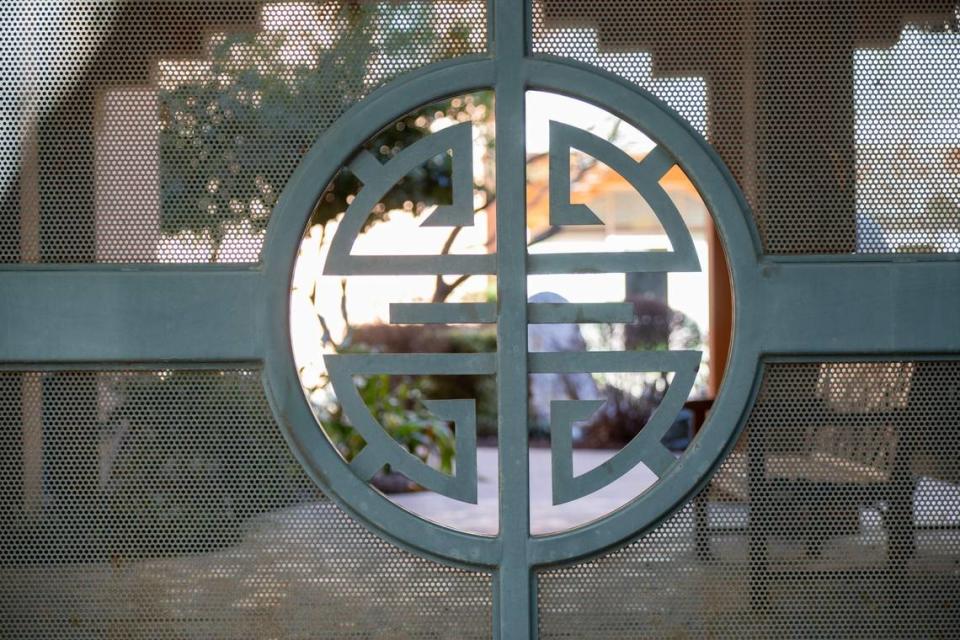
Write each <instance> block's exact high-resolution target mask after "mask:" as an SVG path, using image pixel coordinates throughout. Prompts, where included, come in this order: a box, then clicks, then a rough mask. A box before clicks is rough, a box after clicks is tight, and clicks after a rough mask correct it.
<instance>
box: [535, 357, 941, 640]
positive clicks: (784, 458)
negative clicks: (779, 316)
mask: <svg viewBox="0 0 960 640" xmlns="http://www.w3.org/2000/svg"><path fill="white" fill-rule="evenodd" d="M958 423H960V362H958V361H956V360H952V361H914V362H904V361H898V362H834V363H811V362H803V363H774V364H769V365H767V366H766V367H765V370H764V374H763V381H762V384H761V386H760V389H759V391H758V395H757V398H756V403H755V405H754V407H753V409H752V411H751V413H750V417H749V419H748V422H747V425H746V428H745V431H744V433H743V434H742V436H741V439H740V441H739V443H738V444H737V447H736V448H735V450H734V451H733V453H732V454H731V455H730V456H729V458H728V459H727V460H726V461H725V462H724V463H723V465H722V466H721V467H720V469H719V471H718V472H717V474H716V475H715V476H714V478H713V480H712V481H711V483H710V484H709V485H708V486H707V488H706V489H705V490H704V491H703V492H702V493H701V494H700V495H699V496H698V497H697V498H696V499H695V500H694V501H693V502H691V504H689V505H688V506H687V507H685V508H684V509H683V510H682V511H680V512H678V513H676V514H675V515H673V516H672V517H671V518H669V519H668V520H666V521H665V522H663V523H662V524H661V525H659V526H658V527H657V528H656V529H654V530H652V531H650V532H649V533H648V534H646V535H645V536H643V537H642V538H640V539H639V540H638V541H636V542H635V543H633V544H631V545H630V546H628V547H625V548H623V549H622V550H620V551H617V552H615V553H613V554H611V555H609V556H607V557H604V558H601V559H599V560H596V561H592V562H586V563H582V564H579V565H575V566H572V567H567V568H561V569H552V570H548V571H545V572H543V573H541V574H540V577H539V583H540V631H541V637H542V638H545V639H546V638H584V637H592V638H637V637H645V638H686V637H691V638H700V637H717V638H727V637H731V638H732V637H741V638H742V637H790V638H795V637H804V638H809V637H832V638H836V637H848V638H907V637H911V638H917V637H923V638H946V637H953V636H955V635H956V631H957V629H960V609H958V608H957V606H956V602H957V597H958V596H960V570H958V567H960V488H958V486H957V482H958V480H960V442H958V441H957V438H956V425H957V424H958Z"/></svg>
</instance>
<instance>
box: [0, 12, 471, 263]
mask: <svg viewBox="0 0 960 640" xmlns="http://www.w3.org/2000/svg"><path fill="white" fill-rule="evenodd" d="M0 17H2V20H3V22H4V44H5V45H6V46H4V47H3V49H2V51H0V66H2V70H3V81H4V92H5V93H6V96H7V97H6V98H5V100H4V103H3V106H2V109H3V111H2V113H3V118H2V123H0V127H2V138H0V167H2V170H0V177H2V180H3V182H2V185H0V187H2V192H0V198H2V200H0V262H208V261H220V262H255V261H257V260H258V258H259V254H260V248H261V246H262V243H263V230H264V228H265V227H266V223H267V221H268V219H269V216H270V212H271V210H272V207H273V204H274V203H275V201H276V198H277V197H278V195H279V194H280V192H281V191H282V190H283V187H284V184H285V182H286V180H287V179H288V177H289V176H290V175H291V174H292V172H293V170H294V169H295V168H296V165H297V163H298V162H299V161H300V158H301V157H302V156H303V154H304V153H305V151H306V150H307V149H308V148H309V147H310V145H312V144H313V142H314V141H315V140H316V139H317V137H318V136H319V135H320V134H321V133H323V131H324V130H325V129H326V128H327V127H328V126H330V124H331V123H333V122H334V120H336V119H337V118H338V117H339V116H340V115H341V114H342V113H343V112H344V111H345V110H346V109H348V108H349V107H350V106H352V105H353V104H355V103H356V102H357V101H358V100H359V99H361V98H362V97H364V96H365V95H367V94H369V93H370V92H371V91H372V90H374V89H375V88H377V87H378V86H380V85H382V84H384V83H385V82H387V81H388V80H390V79H392V78H394V77H396V76H397V75H399V74H401V73H403V72H405V71H409V70H412V69H416V68H418V67H421V66H423V65H425V64H428V63H431V62H436V61H438V60H443V59H446V58H451V57H456V56H460V55H464V54H469V53H482V52H483V51H484V50H485V48H486V26H487V19H486V9H485V4H484V2H483V0H458V1H456V2H450V3H436V2H430V1H416V0H414V1H405V2H380V3H377V2H343V3H340V2H325V3H291V2H276V3H261V2H251V1H250V0H213V1H207V0H203V1H200V0H173V1H166V0H163V1H151V2H120V1H101V0H86V1H84V0H70V1H69V2H10V3H4V5H3V7H2V8H0Z"/></svg>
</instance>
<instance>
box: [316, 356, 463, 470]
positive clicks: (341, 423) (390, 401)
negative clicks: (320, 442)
mask: <svg viewBox="0 0 960 640" xmlns="http://www.w3.org/2000/svg"><path fill="white" fill-rule="evenodd" d="M391 378H393V379H391ZM357 388H358V391H359V392H360V397H361V398H362V399H363V402H364V404H365V405H366V406H367V408H369V409H370V413H371V414H372V415H373V417H374V418H375V419H376V420H377V421H378V422H379V423H380V424H381V425H382V426H383V428H384V430H385V431H386V432H387V434H389V435H390V437H391V438H393V439H394V440H395V441H396V442H397V443H399V444H400V445H401V446H402V447H403V448H405V449H406V450H407V451H409V452H410V453H412V454H413V455H415V456H417V457H418V458H420V459H421V460H422V461H423V462H424V463H426V462H427V461H428V459H429V458H430V456H431V455H435V456H436V457H437V460H438V461H439V468H440V470H441V471H443V472H444V473H452V472H453V460H454V455H455V446H454V435H453V432H452V431H451V430H450V427H449V426H448V425H447V424H446V422H444V421H443V420H437V419H435V418H433V417H432V416H431V415H430V412H429V411H427V409H426V408H425V407H424V405H423V399H424V393H423V390H422V389H421V388H420V387H418V386H417V385H416V384H415V381H414V380H413V379H412V378H409V377H407V376H393V377H391V376H387V375H371V376H364V377H362V378H360V382H359V384H358V387H357ZM319 417H320V421H321V422H322V423H323V426H324V429H325V430H326V432H327V434H328V436H329V437H330V439H331V440H333V442H334V444H335V445H336V446H337V448H338V449H339V450H340V452H341V454H343V456H344V457H345V458H346V459H347V460H352V459H353V458H354V457H355V456H356V455H357V454H358V453H360V451H361V450H362V449H363V446H364V444H365V443H364V440H363V438H362V437H361V436H360V434H359V433H357V432H356V430H354V428H353V427H351V426H350V425H349V424H348V423H347V421H346V417H345V416H344V414H343V409H342V407H341V406H340V405H339V404H333V405H331V406H330V407H326V408H321V410H320V416H319Z"/></svg>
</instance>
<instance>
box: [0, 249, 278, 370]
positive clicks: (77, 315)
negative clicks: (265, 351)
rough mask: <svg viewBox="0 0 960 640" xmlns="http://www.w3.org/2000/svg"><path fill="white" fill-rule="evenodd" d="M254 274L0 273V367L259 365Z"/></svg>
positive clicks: (245, 270) (195, 269) (250, 270)
mask: <svg viewBox="0 0 960 640" xmlns="http://www.w3.org/2000/svg"><path fill="white" fill-rule="evenodd" d="M260 280H261V278H260V272H259V270H258V269H256V268H255V267H250V266H247V267H235V268H233V269H225V268H219V267H218V268H208V267H207V265H194V266H182V267H176V268H163V269H158V268H153V267H144V268H139V267H130V266H86V267H81V268H78V267H69V268H64V269H54V268H49V267H46V268H42V269H32V268H19V269H4V270H0V362H7V363H15V362H24V363H37V364H42V363H56V362H61V363H63V362H77V363H83V362H109V363H116V364H118V365H119V364H122V363H124V362H147V361H152V362H175V361H202V362H218V361H231V362H232V361H257V360H260V359H261V357H262V353H261V340H260V336H261V331H260V330H259V319H260V309H259V304H258V300H259V297H260V296H259V294H260Z"/></svg>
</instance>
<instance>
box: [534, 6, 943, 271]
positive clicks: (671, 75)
mask: <svg viewBox="0 0 960 640" xmlns="http://www.w3.org/2000/svg"><path fill="white" fill-rule="evenodd" d="M958 12H960V6H958V5H957V3H956V2H955V0H897V1H895V2H870V1H867V0H863V1H860V2H848V1H846V0H831V1H830V2H820V1H816V0H797V1H791V2H780V1H760V2H753V1H750V2H747V1H737V2H730V1H726V0H724V1H717V2H686V1H676V0H674V1H667V2H639V1H638V2H620V3H616V5H615V6H614V5H613V4H611V3H609V2H595V1H592V0H537V1H536V2H535V5H534V23H533V50H534V52H535V53H539V54H550V55H556V56H563V57H568V58H574V59H577V60H580V61H582V62H586V63H589V64H593V65H597V66H600V67H603V68H605V69H607V70H609V71H612V72H614V73H617V74H619V75H621V76H623V77H624V78H626V79H628V80H630V81H632V82H634V83H636V84H638V85H640V86H642V87H644V88H646V89H648V90H650V91H651V92H653V93H654V94H655V95H657V96H659V97H660V98H661V99H663V100H665V101H666V102H667V103H668V104H670V105H671V106H673V107H674V108H675V109H677V110H678V111H679V112H680V113H681V114H682V115H684V117H686V118H687V119H688V120H689V122H690V123H691V125H693V126H694V127H695V128H697V129H699V130H700V131H701V133H704V134H705V135H706V137H707V138H708V140H709V141H710V142H711V144H712V145H713V146H714V147H715V148H716V149H717V151H718V152H719V154H720V156H721V157H722V158H723V160H724V162H725V163H726V164H727V166H728V167H729V168H730V170H731V171H732V172H733V174H734V176H735V177H736V178H737V180H738V182H739V184H740V187H741V189H742V190H743V191H744V193H745V194H746V196H747V199H748V200H749V202H750V204H751V206H752V208H753V211H754V215H755V218H756V222H757V226H758V228H759V231H760V235H761V239H762V241H763V245H764V248H765V250H766V251H768V252H771V253H790V254H792V253H853V252H860V253H890V252H919V253H944V252H949V253H956V252H958V251H960V93H958V92H957V91H956V90H955V87H956V85H957V83H958V81H960V33H958V30H957V16H958Z"/></svg>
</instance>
